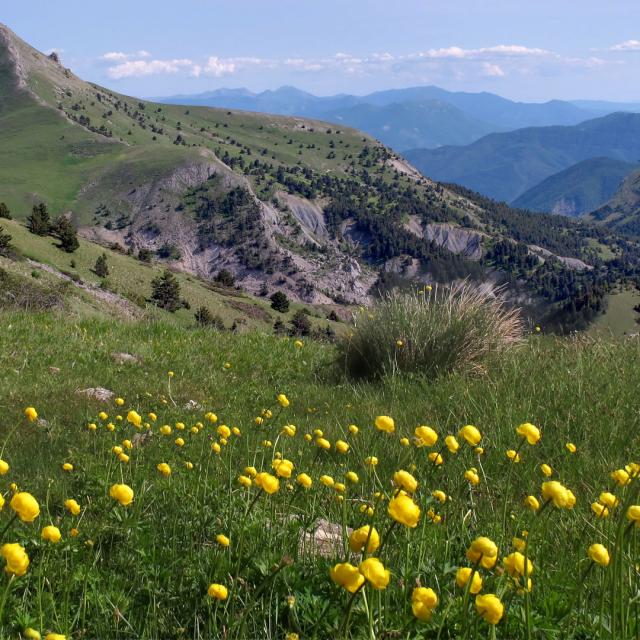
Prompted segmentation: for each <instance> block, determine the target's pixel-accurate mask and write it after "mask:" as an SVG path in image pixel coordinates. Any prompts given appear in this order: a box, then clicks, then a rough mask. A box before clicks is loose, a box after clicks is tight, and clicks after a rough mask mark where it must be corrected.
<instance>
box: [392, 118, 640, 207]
mask: <svg viewBox="0 0 640 640" xmlns="http://www.w3.org/2000/svg"><path fill="white" fill-rule="evenodd" d="M404 156H405V157H406V158H407V159H408V160H409V161H410V162H411V163H412V164H413V165H414V166H415V167H417V168H418V169H419V170H420V171H421V172H422V173H423V174H425V175H429V176H430V177H432V178H434V179H436V180H440V181H443V182H455V183H459V184H462V185H464V186H466V187H468V188H470V189H474V190H475V191H478V192H480V193H483V194H485V195H488V196H489V197H491V198H494V199H497V200H503V201H505V202H513V201H514V200H516V199H517V198H518V197H519V196H521V195H522V194H523V193H525V192H526V191H527V190H529V189H531V188H532V187H534V186H535V185H536V184H539V183H540V182H541V181H542V180H545V179H546V178H548V177H550V176H552V175H554V174H556V173H558V172H559V171H563V170H565V169H568V168H569V167H571V166H572V165H574V164H577V163H578V162H581V161H583V160H588V159H591V158H597V157H607V158H611V159H613V160H619V161H622V162H629V163H637V162H638V161H640V114H636V113H614V114H610V115H608V116H604V117H601V118H596V119H593V120H588V121H586V122H582V123H580V124H578V125H574V126H554V127H530V128H526V129H518V130H516V131H509V132H505V133H492V134H489V135H487V136H485V137H484V138H481V139H480V140H477V141H476V142H474V143H472V144H470V145H468V146H448V147H441V148H439V149H415V150H411V151H407V152H405V153H404Z"/></svg>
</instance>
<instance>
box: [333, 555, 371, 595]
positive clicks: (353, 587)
mask: <svg viewBox="0 0 640 640" xmlns="http://www.w3.org/2000/svg"><path fill="white" fill-rule="evenodd" d="M329 575H330V576H331V580H333V582H334V583H335V584H337V585H338V586H340V587H343V588H344V589H346V590H347V591H348V592H349V593H355V592H356V591H357V590H358V589H359V588H360V587H361V586H362V585H363V584H364V576H363V575H362V574H361V573H360V571H358V567H354V566H353V565H352V564H351V563H349V562H341V563H339V564H336V565H334V566H333V568H332V569H330V570H329Z"/></svg>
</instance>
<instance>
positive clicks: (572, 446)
mask: <svg viewBox="0 0 640 640" xmlns="http://www.w3.org/2000/svg"><path fill="white" fill-rule="evenodd" d="M564 446H565V447H566V448H567V451H568V452H569V453H575V452H576V451H577V450H578V448H577V447H576V445H575V444H573V442H567V444H565V445H564Z"/></svg>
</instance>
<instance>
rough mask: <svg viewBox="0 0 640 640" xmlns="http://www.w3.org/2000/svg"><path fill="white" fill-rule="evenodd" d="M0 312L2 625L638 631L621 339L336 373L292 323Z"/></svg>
mask: <svg viewBox="0 0 640 640" xmlns="http://www.w3.org/2000/svg"><path fill="white" fill-rule="evenodd" d="M1 319H2V331H1V332H0V408H1V412H0V459H1V462H0V474H2V475H1V476H0V493H1V495H2V499H0V503H1V504H2V505H3V508H2V511H1V512H0V527H1V529H0V531H1V532H2V533H1V539H0V544H1V545H2V546H1V549H0V553H1V555H2V558H1V559H0V561H1V562H2V563H4V566H5V571H4V573H3V575H2V578H1V582H0V624H1V629H2V631H1V632H0V637H2V638H38V637H43V638H44V637H47V638H49V640H56V639H59V638H61V637H66V638H78V639H79V638H136V639H137V638H229V639H231V638H273V639H288V640H293V639H294V638H303V639H307V638H309V639H311V638H317V639H324V638H332V639H333V638H369V639H373V638H509V639H513V638H581V639H586V638H612V639H616V640H618V639H624V638H637V637H638V636H639V635H640V619H639V614H640V611H639V608H638V607H639V600H640V571H639V570H640V567H639V566H638V563H639V562H640V558H639V557H638V549H639V547H638V531H639V529H638V523H640V506H639V505H640V496H639V488H640V482H639V481H638V480H636V479H635V476H636V474H637V471H638V469H639V468H640V467H638V463H640V453H639V449H638V444H639V435H638V427H639V423H640V394H639V393H638V362H639V358H638V356H639V355H640V345H639V343H638V341H637V340H619V341H615V340H613V339H610V340H608V339H599V340H596V341H592V340H587V339H580V338H575V339H556V338H552V337H547V336H545V335H543V334H534V335H532V336H529V337H528V338H527V340H526V342H525V343H524V345H523V346H522V347H521V348H520V349H517V350H514V351H512V352H509V353H506V354H504V355H503V356H502V357H501V359H500V361H499V362H498V363H496V365H495V366H493V367H492V368H490V369H489V370H488V371H487V372H485V373H482V374H476V375H463V374H451V375H447V376H443V377H440V378H439V379H437V380H436V381H433V382H428V381H426V380H424V379H422V378H420V377H417V376H412V375H405V376H396V377H385V378H383V379H382V380H380V381H378V382H375V383H358V384H356V385H354V384H352V383H349V382H348V381H347V379H346V378H345V377H344V375H343V373H342V372H341V371H340V367H339V366H337V365H336V364H335V362H336V356H335V352H334V347H331V346H327V345H320V344H314V343H312V342H307V341H305V342H299V341H298V342H296V341H295V340H293V339H283V338H276V337H273V336H266V335H261V334H258V333H252V334H246V335H241V336H233V335H229V334H218V333H216V332H212V331H204V330H188V329H184V328H180V327H176V326H173V325H165V324H162V323H153V324H147V323H138V324H135V323H131V324H122V323H120V324H119V323H115V322H103V321H93V320H83V321H75V322H74V321H63V320H62V319H61V318H60V317H59V316H56V315H53V314H51V315H48V314H43V315H27V314H20V313H15V314H14V313H7V314H3V315H2V318H1ZM397 338H398V337H397V336H389V339H390V340H393V341H394V342H395V341H396V339H397ZM120 352H126V353H130V354H133V355H135V356H136V359H137V361H135V362H125V363H124V364H118V363H117V362H115V361H114V358H113V354H114V353H120ZM97 387H102V388H104V389H108V390H110V391H112V392H113V395H112V396H109V397H107V398H105V399H104V400H100V399H96V398H95V397H93V396H92V394H91V393H89V394H87V393H85V394H82V393H78V390H86V389H88V388H97ZM58 634H59V635H58Z"/></svg>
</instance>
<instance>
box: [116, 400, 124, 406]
mask: <svg viewBox="0 0 640 640" xmlns="http://www.w3.org/2000/svg"><path fill="white" fill-rule="evenodd" d="M115 403H116V406H118V407H121V406H122V405H123V404H124V399H123V398H116V399H115Z"/></svg>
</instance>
